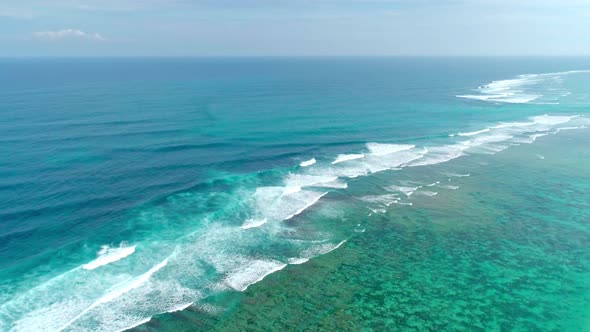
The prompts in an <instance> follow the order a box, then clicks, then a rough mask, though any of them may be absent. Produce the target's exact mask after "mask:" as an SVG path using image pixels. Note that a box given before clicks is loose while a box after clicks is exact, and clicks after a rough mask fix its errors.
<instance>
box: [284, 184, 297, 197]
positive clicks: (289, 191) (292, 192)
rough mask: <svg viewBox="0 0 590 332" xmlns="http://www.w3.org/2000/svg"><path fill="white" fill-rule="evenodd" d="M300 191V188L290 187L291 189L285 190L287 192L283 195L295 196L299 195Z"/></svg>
mask: <svg viewBox="0 0 590 332" xmlns="http://www.w3.org/2000/svg"><path fill="white" fill-rule="evenodd" d="M300 191H301V187H300V186H289V187H287V188H285V191H283V195H289V194H294V193H298V192H300Z"/></svg>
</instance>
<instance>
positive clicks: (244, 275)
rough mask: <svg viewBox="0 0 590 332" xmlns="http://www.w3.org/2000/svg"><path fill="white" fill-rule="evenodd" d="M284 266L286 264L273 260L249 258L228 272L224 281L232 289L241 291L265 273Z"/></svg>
mask: <svg viewBox="0 0 590 332" xmlns="http://www.w3.org/2000/svg"><path fill="white" fill-rule="evenodd" d="M285 266H287V264H284V263H281V262H279V261H274V260H251V261H250V262H249V263H248V264H246V265H243V266H240V268H239V269H238V270H235V271H233V272H231V273H229V274H228V275H227V276H226V277H225V279H224V283H225V284H226V285H227V286H229V287H231V288H232V289H234V290H237V291H241V292H243V291H245V290H246V289H247V288H248V287H249V286H251V285H253V284H255V283H257V282H259V281H261V280H262V279H264V278H265V277H266V276H267V275H269V274H271V273H274V272H276V271H280V270H282V269H284V268H285Z"/></svg>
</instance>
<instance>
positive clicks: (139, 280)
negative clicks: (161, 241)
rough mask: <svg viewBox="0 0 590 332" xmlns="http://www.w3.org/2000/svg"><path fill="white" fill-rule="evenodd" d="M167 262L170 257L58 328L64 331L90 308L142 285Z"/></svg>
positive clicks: (104, 296)
mask: <svg viewBox="0 0 590 332" xmlns="http://www.w3.org/2000/svg"><path fill="white" fill-rule="evenodd" d="M166 264H168V258H166V259H164V260H163V261H161V262H160V263H158V264H157V265H155V266H153V267H152V268H151V269H149V270H148V271H147V272H146V273H144V274H142V275H140V276H139V277H137V278H135V279H134V280H133V281H132V282H130V283H128V284H127V285H126V286H125V287H123V288H121V289H116V290H113V291H111V292H109V293H107V294H106V295H103V296H102V297H101V298H99V299H98V300H96V301H95V302H94V303H92V304H91V305H90V306H89V307H88V308H86V309H84V310H83V311H82V312H81V313H79V314H78V315H77V316H76V317H74V318H73V319H72V320H70V321H69V322H67V323H66V324H65V325H63V326H62V327H60V328H59V329H58V331H63V330H64V329H66V328H67V327H68V326H70V325H72V323H74V322H75V321H77V320H78V319H79V318H80V317H82V316H83V315H84V314H86V313H88V312H89V311H90V310H92V309H94V308H96V307H97V306H99V305H101V304H104V303H108V302H111V301H113V300H114V299H116V298H118V297H119V296H121V295H123V294H125V293H127V292H129V291H131V290H133V289H135V288H137V287H139V286H141V285H142V284H144V283H145V282H147V281H148V280H149V279H150V278H151V276H152V275H153V274H154V273H156V272H158V271H159V270H160V269H161V268H163V267H164V266H166Z"/></svg>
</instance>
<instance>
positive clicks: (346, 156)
mask: <svg viewBox="0 0 590 332" xmlns="http://www.w3.org/2000/svg"><path fill="white" fill-rule="evenodd" d="M364 157H365V155H364V154H362V153H358V154H339V155H338V156H337V157H336V159H335V160H334V161H333V162H332V165H334V164H338V163H342V162H345V161H350V160H355V159H361V158H364Z"/></svg>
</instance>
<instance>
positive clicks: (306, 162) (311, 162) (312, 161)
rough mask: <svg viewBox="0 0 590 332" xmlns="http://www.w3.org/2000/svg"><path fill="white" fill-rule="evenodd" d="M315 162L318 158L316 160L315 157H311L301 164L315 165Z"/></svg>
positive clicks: (303, 165)
mask: <svg viewBox="0 0 590 332" xmlns="http://www.w3.org/2000/svg"><path fill="white" fill-rule="evenodd" d="M315 163H316V160H315V158H311V159H309V160H306V161H302V162H301V163H300V164H299V166H301V167H308V166H311V165H313V164H315Z"/></svg>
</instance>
